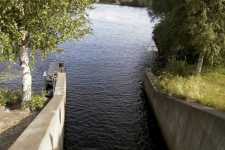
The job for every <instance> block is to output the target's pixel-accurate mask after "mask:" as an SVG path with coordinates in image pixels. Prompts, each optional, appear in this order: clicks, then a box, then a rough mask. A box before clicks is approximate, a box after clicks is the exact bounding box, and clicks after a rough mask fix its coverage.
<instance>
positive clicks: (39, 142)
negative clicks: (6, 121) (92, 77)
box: [9, 73, 66, 150]
mask: <svg viewBox="0 0 225 150" xmlns="http://www.w3.org/2000/svg"><path fill="white" fill-rule="evenodd" d="M65 103H66V73H58V74H57V81H56V87H55V93H54V96H53V98H52V99H51V100H50V101H49V103H48V104H47V105H46V106H45V108H43V110H42V111H41V112H40V113H39V114H38V116H37V117H36V118H35V119H34V120H33V121H32V122H31V124H30V125H29V126H28V127H27V128H26V129H25V130H24V132H23V133H22V134H21V135H20V136H19V138H18V139H17V140H16V141H15V143H14V144H13V145H12V146H11V147H10V148H9V150H53V149H54V150H62V149H63V132H64V119H65Z"/></svg>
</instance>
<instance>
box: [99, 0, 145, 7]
mask: <svg viewBox="0 0 225 150" xmlns="http://www.w3.org/2000/svg"><path fill="white" fill-rule="evenodd" d="M97 1H98V2H100V3H109V4H119V5H127V6H136V7H144V6H146V4H147V1H148V0H97Z"/></svg>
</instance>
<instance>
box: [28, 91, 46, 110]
mask: <svg viewBox="0 0 225 150" xmlns="http://www.w3.org/2000/svg"><path fill="white" fill-rule="evenodd" d="M45 104H46V98H45V97H44V96H43V95H34V96H32V99H31V100H30V101H28V102H26V104H25V108H29V109H30V110H31V111H40V110H41V109H42V108H43V107H44V106H45Z"/></svg>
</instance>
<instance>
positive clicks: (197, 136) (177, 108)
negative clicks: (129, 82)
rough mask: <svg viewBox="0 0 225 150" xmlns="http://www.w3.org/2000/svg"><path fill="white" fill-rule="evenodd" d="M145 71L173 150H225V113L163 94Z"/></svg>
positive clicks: (146, 83) (148, 91)
mask: <svg viewBox="0 0 225 150" xmlns="http://www.w3.org/2000/svg"><path fill="white" fill-rule="evenodd" d="M154 83H155V76H154V75H153V74H152V73H151V71H146V73H145V81H144V89H145V91H146V94H147V96H148V98H149V103H150V104H151V106H152V107H153V110H154V113H155V115H156V118H157V120H158V123H159V126H160V128H161V131H162V133H163V136H164V138H165V141H166V142H167V145H168V147H169V149H170V150H225V112H219V111H216V110H214V109H213V108H209V107H204V106H202V105H199V104H197V103H189V102H185V101H183V100H181V99H178V98H175V97H172V96H169V95H167V94H165V93H162V92H160V91H159V90H158V89H157V88H156V86H155V84H154Z"/></svg>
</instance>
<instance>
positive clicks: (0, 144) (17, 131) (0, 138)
mask: <svg viewBox="0 0 225 150" xmlns="http://www.w3.org/2000/svg"><path fill="white" fill-rule="evenodd" d="M34 117H35V115H34V114H31V115H30V116H27V117H26V118H24V119H23V120H21V121H20V122H19V123H18V124H16V125H15V126H13V127H11V128H9V129H7V130H6V131H4V132H2V133H0V150H7V149H9V147H10V146H11V145H12V144H13V143H14V142H15V141H16V139H17V138H18V137H19V136H20V135H21V133H22V132H23V131H24V130H25V128H26V127H27V126H28V125H29V124H30V123H31V121H32V120H33V119H34Z"/></svg>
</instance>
